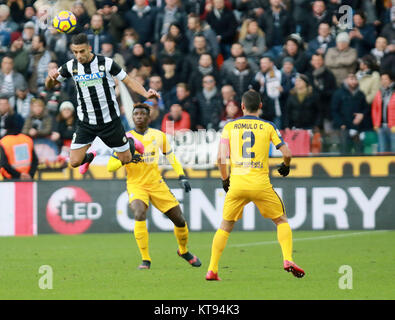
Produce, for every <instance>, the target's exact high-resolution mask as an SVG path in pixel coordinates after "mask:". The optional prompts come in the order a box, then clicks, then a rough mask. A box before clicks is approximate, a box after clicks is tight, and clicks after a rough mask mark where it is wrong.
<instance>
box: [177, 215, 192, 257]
mask: <svg viewBox="0 0 395 320" xmlns="http://www.w3.org/2000/svg"><path fill="white" fill-rule="evenodd" d="M174 235H175V236H176V239H177V243H178V248H179V251H180V254H184V253H187V252H188V249H187V243H188V236H189V231H188V226H187V223H186V222H185V226H183V227H176V226H174Z"/></svg>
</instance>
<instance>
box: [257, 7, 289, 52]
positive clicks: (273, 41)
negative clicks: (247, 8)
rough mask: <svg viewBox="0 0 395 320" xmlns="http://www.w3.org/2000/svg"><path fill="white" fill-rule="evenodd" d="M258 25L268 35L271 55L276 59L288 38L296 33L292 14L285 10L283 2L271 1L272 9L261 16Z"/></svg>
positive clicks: (267, 42)
mask: <svg viewBox="0 0 395 320" xmlns="http://www.w3.org/2000/svg"><path fill="white" fill-rule="evenodd" d="M258 23H259V26H260V27H261V29H262V30H263V32H265V34H266V45H267V47H268V49H269V53H270V54H271V55H272V56H274V57H276V56H277V55H278V54H279V53H280V52H281V50H282V47H283V44H284V43H285V40H286V38H287V36H288V35H290V34H291V33H293V32H294V31H295V25H294V22H293V19H292V16H291V14H290V13H289V12H288V10H287V9H286V8H284V6H283V4H282V1H281V0H270V9H268V10H267V11H265V13H264V14H263V15H261V16H260V18H259V21H258Z"/></svg>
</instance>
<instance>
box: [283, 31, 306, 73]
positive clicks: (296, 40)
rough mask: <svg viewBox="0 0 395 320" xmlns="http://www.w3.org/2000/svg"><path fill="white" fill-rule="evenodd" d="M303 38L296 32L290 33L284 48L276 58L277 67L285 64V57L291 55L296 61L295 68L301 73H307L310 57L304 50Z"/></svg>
mask: <svg viewBox="0 0 395 320" xmlns="http://www.w3.org/2000/svg"><path fill="white" fill-rule="evenodd" d="M302 42H303V40H302V39H301V38H300V37H299V36H298V35H296V34H292V35H290V36H289V37H288V38H287V40H286V42H285V46H284V49H283V51H282V53H281V54H280V56H279V57H278V58H277V60H276V66H277V68H281V66H282V65H283V59H284V58H286V57H290V58H292V59H293V60H294V61H295V68H296V70H297V71H298V72H299V73H305V72H307V71H308V68H309V58H308V56H307V54H306V53H305V52H304V50H303V43H302Z"/></svg>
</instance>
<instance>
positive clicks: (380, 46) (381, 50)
mask: <svg viewBox="0 0 395 320" xmlns="http://www.w3.org/2000/svg"><path fill="white" fill-rule="evenodd" d="M387 45H388V43H387V39H386V38H384V37H377V39H376V42H375V47H374V48H373V49H372V50H371V51H370V54H371V55H373V56H374V57H375V58H376V63H377V64H378V65H379V66H380V64H381V59H382V58H383V57H384V54H385V53H386V50H387Z"/></svg>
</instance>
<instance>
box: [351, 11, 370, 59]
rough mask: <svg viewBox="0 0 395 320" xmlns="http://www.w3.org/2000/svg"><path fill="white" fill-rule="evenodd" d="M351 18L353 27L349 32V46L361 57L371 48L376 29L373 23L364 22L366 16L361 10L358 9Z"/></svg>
mask: <svg viewBox="0 0 395 320" xmlns="http://www.w3.org/2000/svg"><path fill="white" fill-rule="evenodd" d="M353 20H354V29H352V30H351V31H350V32H349V36H350V40H351V43H350V46H351V47H352V48H355V49H356V50H357V53H358V57H363V56H364V55H366V54H369V52H370V50H372V49H373V47H374V43H375V40H376V31H375V28H374V26H373V25H371V24H367V23H366V16H365V14H364V13H363V12H362V11H358V12H357V13H356V14H355V15H354V17H353Z"/></svg>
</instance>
